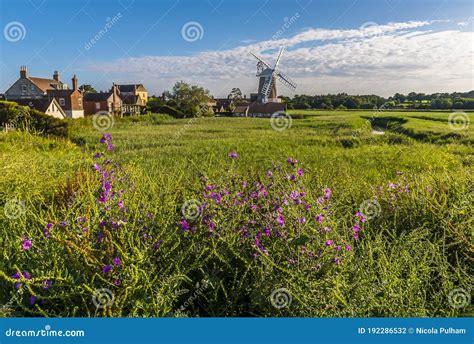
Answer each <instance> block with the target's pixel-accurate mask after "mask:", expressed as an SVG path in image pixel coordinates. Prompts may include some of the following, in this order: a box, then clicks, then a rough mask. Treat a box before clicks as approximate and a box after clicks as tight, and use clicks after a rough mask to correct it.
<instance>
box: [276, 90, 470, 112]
mask: <svg viewBox="0 0 474 344" xmlns="http://www.w3.org/2000/svg"><path fill="white" fill-rule="evenodd" d="M282 99H283V100H284V101H285V102H286V103H287V105H288V108H289V109H327V110H331V109H374V108H380V107H383V108H385V109H391V108H393V109H437V110H439V109H474V91H469V92H453V93H433V94H425V93H416V92H410V93H408V94H407V95H404V94H401V93H395V94H394V95H393V96H391V97H388V98H385V97H381V96H378V95H374V94H371V95H349V94H347V93H338V94H326V95H314V96H309V95H295V96H294V97H292V98H290V97H282Z"/></svg>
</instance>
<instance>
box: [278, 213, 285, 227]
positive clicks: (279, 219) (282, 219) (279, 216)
mask: <svg viewBox="0 0 474 344" xmlns="http://www.w3.org/2000/svg"><path fill="white" fill-rule="evenodd" d="M277 222H278V224H279V225H280V226H282V227H283V226H284V225H285V218H284V217H283V215H278V218H277Z"/></svg>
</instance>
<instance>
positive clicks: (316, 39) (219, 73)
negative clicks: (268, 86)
mask: <svg viewBox="0 0 474 344" xmlns="http://www.w3.org/2000/svg"><path fill="white" fill-rule="evenodd" d="M431 24H432V22H427V21H417V22H406V23H388V24H385V25H379V26H373V25H368V26H366V27H364V26H362V27H361V28H359V29H349V30H336V29H334V30H329V29H318V28H313V29H307V30H304V31H302V32H300V33H298V34H296V35H294V36H293V37H289V38H282V39H279V40H268V41H261V42H255V43H252V44H247V45H241V46H237V47H235V48H232V49H226V50H221V51H204V52H200V53H198V54H195V55H190V56H144V57H134V58H123V59H118V60H116V61H113V62H112V63H107V64H101V65H99V66H98V67H90V68H91V69H93V70H97V71H99V70H100V71H106V72H109V73H112V74H115V73H116V74H117V75H120V76H121V77H122V78H123V79H124V80H127V79H130V78H132V79H134V80H142V81H143V82H144V83H145V85H146V86H147V87H148V89H149V90H150V92H151V93H157V94H158V93H159V92H161V91H162V90H164V89H170V88H171V87H172V85H173V83H174V82H175V81H176V80H179V79H183V80H187V81H190V82H194V83H198V84H200V85H203V86H205V87H207V88H209V89H210V90H211V91H212V93H213V94H214V95H215V96H225V95H226V94H227V93H228V91H229V90H230V89H231V88H232V87H240V88H241V89H242V91H243V92H244V93H246V94H249V93H250V92H255V90H256V87H257V79H256V78H255V70H256V69H255V64H256V61H255V59H254V58H253V57H252V56H250V55H249V54H248V52H249V51H253V52H255V53H258V54H260V55H261V56H262V57H263V58H264V59H266V60H268V61H269V62H270V63H271V62H272V61H273V59H274V57H275V53H276V52H275V50H276V49H277V48H278V47H280V46H286V47H287V51H286V53H285V54H284V56H283V58H282V60H281V64H280V67H281V69H282V70H283V71H284V72H285V73H287V74H289V75H290V76H291V77H292V78H293V79H294V80H295V81H296V82H297V83H298V88H297V91H296V93H307V94H315V93H335V92H348V93H359V94H363V93H375V94H382V95H389V94H393V93H395V92H405V93H406V92H410V91H419V92H437V91H455V90H456V91H466V90H471V89H473V88H474V85H473V80H474V72H473V71H474V68H473V67H474V66H473V61H474V52H473V44H472V42H473V39H474V35H473V32H466V31H460V30H444V31H436V30H433V29H429V28H428V27H429V26H430V25H431ZM117 81H120V80H117ZM279 93H282V94H287V95H289V94H291V92H290V91H289V90H287V89H286V88H285V87H284V86H280V87H279Z"/></svg>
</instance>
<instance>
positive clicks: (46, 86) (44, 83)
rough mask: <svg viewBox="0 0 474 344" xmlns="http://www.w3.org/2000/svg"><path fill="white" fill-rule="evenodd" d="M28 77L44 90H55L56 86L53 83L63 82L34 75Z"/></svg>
mask: <svg viewBox="0 0 474 344" xmlns="http://www.w3.org/2000/svg"><path fill="white" fill-rule="evenodd" d="M27 79H28V80H30V81H31V82H32V83H33V84H35V86H36V87H38V88H39V89H40V90H41V91H43V92H46V91H48V90H55V89H56V88H55V87H53V85H59V84H62V83H61V82H60V81H56V80H54V79H46V78H36V77H33V76H29V77H28V78H27Z"/></svg>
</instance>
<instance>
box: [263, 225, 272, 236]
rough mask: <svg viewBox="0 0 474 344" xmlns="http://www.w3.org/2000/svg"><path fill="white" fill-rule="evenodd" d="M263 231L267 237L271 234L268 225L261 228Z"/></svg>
mask: <svg viewBox="0 0 474 344" xmlns="http://www.w3.org/2000/svg"><path fill="white" fill-rule="evenodd" d="M263 232H264V233H265V235H266V236H267V237H269V236H270V234H271V232H270V228H268V227H265V228H264V229H263Z"/></svg>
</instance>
